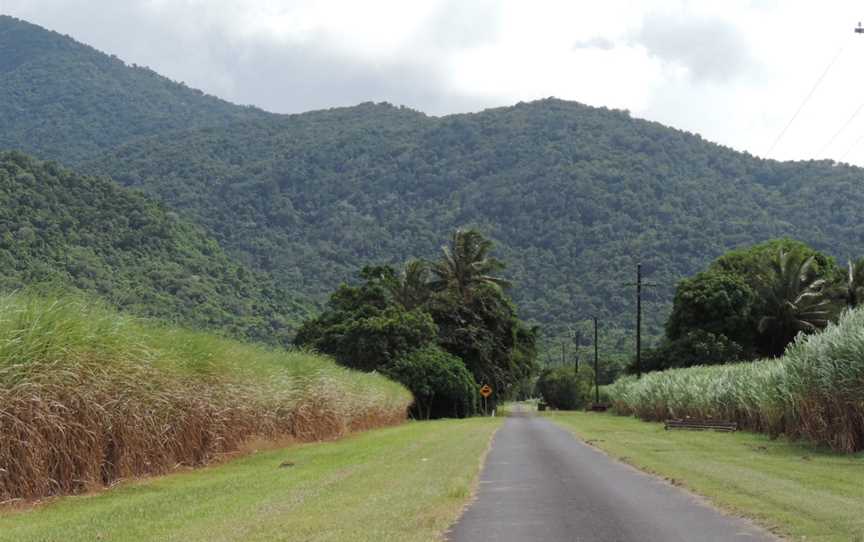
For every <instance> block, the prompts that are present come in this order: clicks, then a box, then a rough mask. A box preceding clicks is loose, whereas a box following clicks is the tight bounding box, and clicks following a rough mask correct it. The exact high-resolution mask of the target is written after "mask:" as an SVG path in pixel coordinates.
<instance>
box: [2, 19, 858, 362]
mask: <svg viewBox="0 0 864 542" xmlns="http://www.w3.org/2000/svg"><path fill="white" fill-rule="evenodd" d="M2 21H3V23H2V24H0V26H2V27H3V28H4V29H6V30H7V32H12V33H9V34H8V35H6V38H5V40H4V38H0V59H3V60H0V64H2V66H3V67H2V70H5V71H2V75H3V76H2V77H0V118H2V119H4V122H3V123H2V125H0V147H13V148H14V147H17V148H23V149H32V150H34V151H35V150H38V151H39V152H40V153H42V155H44V156H50V157H55V158H59V159H63V160H67V159H74V160H76V161H78V162H80V163H82V164H85V163H86V167H87V168H88V171H92V172H98V173H104V174H110V175H112V176H113V177H114V178H116V179H117V180H118V181H120V182H121V183H122V184H125V185H129V186H135V187H138V188H141V189H142V190H143V191H144V192H146V193H147V194H149V195H151V196H154V197H156V198H157V199H158V200H160V201H162V202H163V203H165V204H166V205H168V206H170V207H172V208H174V209H175V210H177V211H178V212H179V213H181V214H183V215H184V216H187V217H189V218H191V219H193V220H195V221H196V222H198V223H199V224H201V225H203V226H204V227H205V228H206V229H207V231H208V233H209V234H210V235H211V236H212V237H213V238H215V239H216V240H217V241H218V242H219V243H220V245H221V246H222V247H224V248H226V249H227V250H228V251H230V252H231V253H232V254H234V255H237V256H239V257H240V258H241V259H242V260H243V261H244V262H246V263H249V264H251V265H252V266H254V267H256V268H258V269H261V270H263V271H265V272H267V273H269V274H271V275H272V276H273V277H274V278H275V279H276V280H277V281H278V282H279V283H281V284H286V285H289V286H290V287H291V289H292V290H294V291H297V292H303V295H304V296H306V298H305V301H308V302H310V303H315V304H319V305H321V304H323V302H324V301H325V300H326V299H327V296H328V295H329V293H330V292H332V291H333V289H335V288H336V287H337V286H338V285H339V284H341V283H343V282H345V281H347V280H350V279H351V277H352V276H353V274H354V273H355V271H356V265H357V262H368V261H375V262H384V263H390V264H395V263H397V262H401V261H402V258H403V257H404V255H405V254H415V255H417V256H419V257H422V258H433V257H436V255H437V254H438V252H439V248H440V247H439V245H440V239H442V238H444V237H445V236H448V235H449V234H450V233H451V232H453V231H454V230H455V229H456V228H463V227H466V226H475V227H478V228H481V229H482V230H483V231H484V232H486V233H487V234H488V236H489V238H490V239H494V240H495V241H496V246H497V254H496V256H497V257H498V258H500V259H502V260H505V261H508V262H510V264H509V268H508V270H507V272H506V273H502V276H503V277H504V278H506V279H508V280H511V281H512V282H513V285H514V287H513V289H512V291H511V295H512V296H513V299H514V301H515V302H516V303H517V304H518V306H519V307H520V315H521V316H522V317H523V318H525V319H526V320H528V321H531V322H536V323H541V324H543V325H544V329H546V330H548V336H550V337H555V336H559V335H562V334H563V333H564V332H565V330H566V329H567V328H568V327H569V326H570V325H572V324H575V323H576V322H574V320H580V319H581V318H584V317H585V316H587V315H592V316H593V315H596V316H598V317H599V318H600V319H601V321H602V322H604V324H605V330H606V333H605V335H606V336H608V337H610V338H609V339H606V340H609V341H611V342H610V344H608V348H606V349H604V350H613V351H619V352H621V351H628V352H629V351H631V350H632V339H631V337H630V336H629V333H630V331H629V330H631V329H632V314H633V310H634V296H633V293H632V290H627V289H626V288H622V284H623V283H625V282H632V274H633V269H634V267H635V263H636V262H637V261H641V262H642V263H643V265H644V271H645V274H646V277H648V278H649V279H650V280H651V281H652V282H655V283H657V284H658V287H656V288H653V289H651V291H650V292H649V293H648V294H647V295H646V300H645V324H646V330H645V331H646V335H647V337H648V338H649V339H650V338H651V337H659V336H660V335H662V332H663V329H662V324H663V322H664V321H665V318H666V316H667V315H668V313H669V310H670V308H671V300H672V297H673V293H674V285H675V284H676V283H677V282H678V281H679V280H680V279H681V278H683V277H687V276H692V275H693V274H694V273H696V272H697V271H699V270H702V269H704V268H705V266H706V265H707V264H708V263H709V262H710V261H711V260H712V259H714V258H716V257H717V256H719V255H721V254H724V253H725V252H727V251H728V250H730V249H734V248H738V247H742V246H747V245H751V244H753V243H757V242H760V241H764V240H766V239H773V238H777V237H780V236H790V237H795V238H798V239H802V240H803V241H805V242H806V243H808V244H810V245H812V246H813V247H816V248H818V249H819V250H820V251H822V252H824V253H825V254H833V255H834V256H836V257H841V256H843V257H847V256H849V255H852V254H855V255H859V254H861V253H862V252H864V250H862V249H864V231H862V229H861V228H860V227H859V226H860V224H859V223H860V220H859V210H860V209H861V208H864V191H862V190H860V178H861V173H860V170H859V169H858V168H853V167H849V166H846V165H839V164H835V163H833V162H830V161H809V162H776V161H771V160H763V159H758V158H756V157H753V156H751V155H748V154H745V153H738V152H735V151H733V150H731V149H729V148H724V147H720V146H718V145H714V144H712V143H709V142H707V141H705V140H703V139H701V138H700V137H698V136H696V135H693V134H689V133H686V132H683V131H680V130H673V129H669V128H667V127H664V126H661V125H660V124H657V123H653V122H646V121H643V120H638V119H634V118H631V117H630V115H629V114H628V113H627V112H625V111H615V110H609V109H605V108H592V107H587V106H584V105H580V104H577V103H572V102H565V101H561V100H555V99H548V100H541V101H537V102H533V103H520V104H517V105H515V106H513V107H506V108H498V109H492V110H487V111H483V112H481V113H477V114H469V115H451V116H446V117H427V116H425V115H423V114H421V113H418V112H416V111H411V110H408V109H405V108H397V107H393V106H391V105H388V104H378V105H376V104H361V105H358V106H356V107H349V108H341V109H332V110H328V111H317V112H311V113H306V114H302V115H290V116H284V115H269V114H265V113H262V112H257V111H253V110H250V109H248V108H236V107H233V106H228V105H227V104H224V103H223V102H218V101H217V100H215V99H213V98H210V97H206V96H201V95H196V92H195V91H193V90H190V89H185V88H183V87H182V86H181V85H176V84H174V83H171V82H169V81H166V80H164V79H161V78H159V77H158V76H156V75H155V74H153V73H152V72H150V71H147V70H144V69H142V68H130V67H126V66H124V65H123V64H122V62H120V61H119V60H116V59H111V58H110V57H107V56H104V55H100V54H98V53H97V52H95V51H93V50H92V49H89V48H86V47H84V46H80V45H77V44H74V43H72V42H71V41H69V40H67V39H65V38H62V37H60V36H57V35H56V34H51V33H47V32H44V31H41V30H39V29H38V28H36V27H32V26H29V25H26V24H25V23H20V22H18V21H14V20H12V19H8V18H5V19H3V20H2ZM10 29H11V30H10ZM0 35H2V32H0ZM22 89H27V91H26V92H23V91H22ZM39 104H43V105H39ZM232 119H233V121H232ZM229 122H230V125H229V124H228V123H229ZM186 127H188V129H185V128H186ZM147 134H152V135H151V136H149V137H139V136H146V135H147ZM132 136H134V137H135V138H134V139H133V138H132ZM118 145H119V146H118ZM814 201H818V202H819V203H820V206H821V207H822V208H824V209H830V212H821V213H814V212H812V205H813V203H812V202H814ZM770 252H772V253H774V254H776V252H777V250H774V249H772V250H771V251H770ZM745 267H746V266H745ZM733 274H734V273H733ZM579 277H590V279H582V280H577V278H579ZM745 282H747V284H751V283H750V282H749V281H746V280H745ZM624 330H627V331H626V332H625V331H624ZM611 338H614V339H611ZM649 342H650V341H649Z"/></svg>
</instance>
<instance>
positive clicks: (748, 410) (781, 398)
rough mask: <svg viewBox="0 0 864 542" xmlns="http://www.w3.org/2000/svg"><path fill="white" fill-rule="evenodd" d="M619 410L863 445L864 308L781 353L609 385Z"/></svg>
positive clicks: (855, 447) (852, 447)
mask: <svg viewBox="0 0 864 542" xmlns="http://www.w3.org/2000/svg"><path fill="white" fill-rule="evenodd" d="M607 390H608V392H609V394H610V395H611V396H612V397H613V399H614V403H615V408H616V410H617V411H618V412H619V413H625V414H636V415H638V416H639V417H641V418H644V419H651V420H663V419H665V418H668V417H672V418H678V417H685V416H691V417H694V418H715V419H724V420H732V421H737V422H738V423H739V424H740V425H741V426H742V427H744V428H747V429H751V430H756V431H763V432H766V433H769V434H772V435H779V434H785V435H787V436H788V437H790V438H801V437H803V438H807V439H809V440H812V441H814V442H818V443H822V444H827V445H829V446H831V447H832V448H834V449H836V450H840V451H846V452H852V451H860V450H864V404H862V403H861V397H862V396H864V309H861V308H857V309H853V310H850V311H848V312H846V313H844V314H843V315H842V316H841V317H840V320H839V322H838V323H836V324H828V326H827V328H826V329H825V330H824V331H823V332H821V333H816V334H813V335H799V336H798V338H797V339H796V340H795V342H794V343H793V344H792V345H791V346H789V348H787V350H786V353H785V355H784V356H783V357H782V358H776V359H770V360H762V361H755V362H746V363H737V364H729V365H722V366H717V367H690V368H686V369H670V370H667V371H661V372H656V373H651V374H648V375H644V376H643V377H642V378H641V379H638V380H637V379H636V378H635V377H627V378H623V379H619V380H618V381H616V382H615V383H614V384H612V385H611V386H609V387H608V388H607Z"/></svg>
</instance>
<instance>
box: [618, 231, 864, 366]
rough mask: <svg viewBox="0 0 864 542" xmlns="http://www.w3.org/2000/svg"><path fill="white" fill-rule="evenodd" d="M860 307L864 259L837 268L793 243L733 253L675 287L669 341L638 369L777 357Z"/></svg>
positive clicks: (829, 260) (768, 244)
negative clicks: (800, 339)
mask: <svg viewBox="0 0 864 542" xmlns="http://www.w3.org/2000/svg"><path fill="white" fill-rule="evenodd" d="M862 302H864V258H861V259H858V260H857V261H852V260H849V261H847V262H846V263H845V265H838V264H837V262H836V261H835V260H834V259H833V258H832V257H830V256H827V255H825V254H823V253H822V252H819V251H817V250H816V249H814V248H812V247H810V246H808V245H807V244H805V243H802V242H800V241H794V240H790V239H778V240H773V241H768V242H765V243H760V244H757V245H754V246H751V247H747V248H742V249H738V250H733V251H731V252H728V253H726V254H724V255H723V256H721V257H719V258H717V259H716V260H715V261H714V262H712V263H711V264H710V265H709V266H708V268H707V269H705V270H704V271H702V272H700V273H698V274H696V275H695V276H693V277H690V278H686V279H684V280H682V281H681V282H680V283H679V284H678V288H677V290H676V292H675V298H674V301H673V306H672V312H671V314H670V316H669V319H668V320H667V322H666V325H665V336H664V338H663V340H662V341H661V342H660V344H659V345H658V346H657V347H656V348H653V349H649V350H648V351H647V352H646V353H645V355H644V356H643V358H642V367H641V368H642V370H643V371H652V370H662V369H668V368H671V367H688V366H692V365H716V364H722V363H728V362H735V361H745V360H754V359H760V358H772V357H778V356H780V355H782V354H783V352H784V351H785V349H786V347H787V346H788V345H789V344H790V343H791V342H793V341H794V340H795V338H796V336H797V335H798V334H799V333H804V334H809V333H814V332H817V331H819V330H821V329H823V328H824V327H825V326H826V325H828V323H829V322H832V321H836V319H837V318H838V317H839V315H840V314H841V313H842V312H843V311H844V310H845V309H847V308H851V307H855V306H858V305H860V304H861V303H862ZM629 370H630V371H631V372H632V371H634V370H635V365H634V364H633V363H631V365H630V367H629Z"/></svg>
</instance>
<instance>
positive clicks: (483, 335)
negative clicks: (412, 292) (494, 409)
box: [429, 285, 537, 398]
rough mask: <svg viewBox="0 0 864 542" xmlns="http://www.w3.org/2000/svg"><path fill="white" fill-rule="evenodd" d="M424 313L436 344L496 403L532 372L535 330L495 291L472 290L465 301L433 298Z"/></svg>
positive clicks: (453, 295)
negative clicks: (430, 322) (490, 392)
mask: <svg viewBox="0 0 864 542" xmlns="http://www.w3.org/2000/svg"><path fill="white" fill-rule="evenodd" d="M429 312H430V314H431V315H432V318H433V319H434V320H435V323H436V324H437V325H438V330H439V331H438V344H439V345H440V346H441V347H442V348H444V349H445V350H447V351H448V352H450V353H451V354H453V355H456V356H458V357H459V358H460V359H461V360H462V361H464V362H465V365H466V366H467V367H468V369H469V370H470V371H471V373H472V374H473V375H474V378H475V379H476V380H477V382H478V383H480V384H481V385H482V384H489V385H491V386H492V387H493V389H495V390H496V392H497V394H496V398H501V397H509V396H510V393H511V391H514V392H515V391H516V387H517V386H518V384H519V382H521V381H523V380H525V379H528V378H530V377H531V376H532V375H533V374H534V373H535V371H536V363H535V358H536V340H537V330H536V329H533V328H529V327H527V326H526V325H525V324H524V323H523V322H522V321H520V320H519V319H518V318H517V317H516V309H515V307H514V306H513V304H512V303H511V302H510V300H509V299H507V298H506V297H505V296H504V294H503V293H502V292H501V290H500V289H498V288H497V287H493V286H488V285H487V286H484V287H482V288H477V289H476V290H474V293H473V294H472V295H471V297H470V298H469V299H467V300H466V299H465V298H464V297H463V294H462V293H460V292H459V291H455V290H451V291H447V292H442V293H440V294H438V295H435V296H433V298H432V300H431V301H430V303H429Z"/></svg>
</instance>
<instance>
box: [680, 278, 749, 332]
mask: <svg viewBox="0 0 864 542" xmlns="http://www.w3.org/2000/svg"><path fill="white" fill-rule="evenodd" d="M756 301H757V297H756V293H755V292H754V291H753V289H752V288H751V287H750V286H749V285H748V284H747V283H746V282H745V281H744V279H743V278H742V277H740V276H737V275H734V274H732V273H726V272H722V271H705V272H702V273H699V274H698V275H696V276H695V277H693V278H689V279H684V280H682V281H681V282H680V283H679V284H678V289H677V290H676V292H675V300H674V302H673V305H672V313H671V314H670V315H669V320H668V321H667V323H666V336H667V337H668V338H669V339H670V340H673V341H674V340H678V339H680V338H682V337H684V336H686V335H687V334H688V333H690V332H692V331H695V330H699V331H702V332H706V333H711V334H713V335H715V336H720V335H723V336H725V337H726V338H728V339H729V340H731V341H734V342H736V343H738V344H739V345H749V344H752V343H753V339H754V335H755V332H756V330H755V329H754V327H755V326H753V319H754V314H753V313H754V308H755V305H756Z"/></svg>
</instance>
